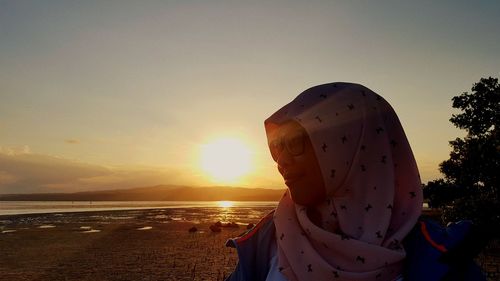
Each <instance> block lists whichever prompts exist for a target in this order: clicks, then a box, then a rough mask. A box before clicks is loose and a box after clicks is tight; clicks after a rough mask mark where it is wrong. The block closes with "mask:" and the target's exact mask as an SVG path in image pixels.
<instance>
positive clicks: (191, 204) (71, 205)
mask: <svg viewBox="0 0 500 281" xmlns="http://www.w3.org/2000/svg"><path fill="white" fill-rule="evenodd" d="M277 205H278V202H276V201H0V216H4V215H23V214H45V213H69V212H95V211H120V210H143V209H193V208H197V209H207V208H209V209H211V208H216V209H217V208H221V209H228V208H243V209H247V208H257V209H261V208H265V209H267V208H275V207H276V206H277Z"/></svg>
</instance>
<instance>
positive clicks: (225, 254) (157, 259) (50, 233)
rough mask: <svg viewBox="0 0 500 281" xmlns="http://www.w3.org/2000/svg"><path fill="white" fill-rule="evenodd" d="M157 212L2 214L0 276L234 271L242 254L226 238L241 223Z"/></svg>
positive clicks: (173, 276) (208, 275) (217, 275)
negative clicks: (215, 229) (218, 225)
mask: <svg viewBox="0 0 500 281" xmlns="http://www.w3.org/2000/svg"><path fill="white" fill-rule="evenodd" d="M265 211H267V210H265ZM265 211H262V212H263V213H264V212H265ZM151 212H152V211H151V210H149V211H148V210H142V211H134V212H133V215H129V214H128V213H126V212H124V211H121V212H119V211H115V212H105V213H103V212H99V213H80V214H73V215H70V214H57V215H45V216H41V217H40V216H36V215H31V216H29V215H22V216H10V217H6V216H4V217H0V226H1V227H0V232H1V233H0V253H1V254H0V280H224V278H225V277H227V276H228V275H229V274H230V272H232V270H233V269H234V266H235V265H236V263H237V255H236V252H235V250H234V249H230V248H226V247H225V246H224V244H225V241H226V240H227V239H228V238H230V237H235V236H237V235H239V234H240V233H242V232H243V231H245V229H246V227H244V225H243V224H242V225H241V227H239V228H234V227H233V228H229V227H225V228H222V232H220V233H212V232H211V231H210V230H209V226H210V224H211V222H208V221H197V222H193V221H186V220H174V219H172V218H171V217H169V216H168V214H165V213H161V214H156V215H154V216H151ZM103 214H106V215H104V216H103ZM118 214H119V215H120V216H116V215H118ZM117 217H118V218H117ZM110 218H114V219H110ZM159 218H161V219H159ZM256 221H258V219H255V221H254V222H256ZM192 226H196V227H197V228H198V232H196V233H189V232H188V229H189V228H191V227H192Z"/></svg>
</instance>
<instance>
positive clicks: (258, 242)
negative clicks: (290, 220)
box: [226, 211, 486, 281]
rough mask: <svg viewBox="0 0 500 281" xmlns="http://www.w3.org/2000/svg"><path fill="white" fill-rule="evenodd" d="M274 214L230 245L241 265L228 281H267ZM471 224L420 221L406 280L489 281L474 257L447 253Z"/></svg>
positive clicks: (408, 245)
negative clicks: (457, 258) (452, 258)
mask: <svg viewBox="0 0 500 281" xmlns="http://www.w3.org/2000/svg"><path fill="white" fill-rule="evenodd" d="M273 213H274V211H273V212H271V213H269V214H268V215H267V216H265V217H264V218H263V219H262V220H261V221H260V222H259V223H258V224H257V225H256V226H255V227H253V228H252V229H250V230H249V231H247V232H246V233H244V234H242V235H241V236H239V237H237V238H233V239H229V240H228V241H227V243H226V246H228V247H233V248H236V250H237V252H238V258H239V262H238V265H237V266H236V269H235V270H234V272H233V273H232V274H231V275H230V276H229V277H228V278H227V279H226V281H264V280H266V276H267V273H268V271H269V261H270V258H271V249H270V245H271V244H272V242H273V239H275V231H276V230H275V227H274V221H273ZM470 227H471V223H470V222H467V221H462V222H459V223H456V224H452V225H450V226H448V227H447V228H443V227H441V226H439V225H438V224H436V223H433V222H430V221H419V222H418V223H417V225H416V226H415V227H414V228H413V230H412V231H411V232H410V234H409V235H408V236H407V237H406V238H405V240H404V241H403V246H404V248H405V250H406V253H407V256H406V259H405V268H404V272H403V278H404V280H405V281H423V280H425V281H434V280H435V281H438V280H450V281H451V280H453V281H455V280H464V281H483V280H486V279H485V277H484V275H483V274H482V272H481V270H480V269H479V267H478V266H477V265H476V264H475V263H474V262H473V260H472V259H471V258H467V259H466V260H462V262H460V263H456V264H450V263H445V262H444V261H443V260H442V255H443V253H446V252H447V251H448V249H452V248H453V247H454V246H456V245H458V244H459V243H460V241H462V240H463V239H464V237H465V236H466V234H467V232H468V231H469V229H470Z"/></svg>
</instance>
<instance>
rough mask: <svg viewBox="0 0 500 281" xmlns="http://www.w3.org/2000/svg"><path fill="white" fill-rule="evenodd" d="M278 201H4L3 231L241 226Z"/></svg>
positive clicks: (1, 207) (1, 203)
mask: <svg viewBox="0 0 500 281" xmlns="http://www.w3.org/2000/svg"><path fill="white" fill-rule="evenodd" d="M277 204H278V202H239V201H201V202H200V201H197V202H188V201H186V202H180V201H160V202H158V201H151V202H150V201H147V202H137V201H132V202H129V201H125V202H123V201H122V202H117V201H112V202H111V201H100V202H71V201H69V202H61V201H55V202H53V201H22V202H14V201H0V233H1V234H6V233H12V232H15V231H17V230H23V229H29V228H38V229H50V228H59V227H60V226H62V225H66V224H72V225H74V224H77V225H78V227H79V230H80V231H82V232H84V233H94V232H97V231H99V229H96V228H95V226H103V225H109V224H121V223H125V224H126V223H137V222H140V224H141V226H138V228H137V230H142V231H148V230H151V229H152V226H151V225H155V224H158V223H159V224H163V223H166V224H168V223H171V222H185V223H194V224H198V223H215V222H217V221H221V222H222V223H228V222H233V223H236V224H238V225H241V226H246V225H248V224H249V223H256V222H258V221H259V220H260V219H261V218H262V217H263V216H265V215H266V214H267V213H269V212H270V211H271V210H273V209H274V208H276V206H277Z"/></svg>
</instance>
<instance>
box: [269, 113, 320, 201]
mask: <svg viewBox="0 0 500 281" xmlns="http://www.w3.org/2000/svg"><path fill="white" fill-rule="evenodd" d="M268 142H269V148H270V150H271V154H272V156H273V158H274V160H275V161H276V163H277V164H278V170H279V172H280V173H281V175H282V176H283V178H284V180H285V184H286V185H287V186H288V189H289V190H290V194H291V196H292V200H293V201H294V202H295V203H297V204H300V205H305V206H312V205H316V204H319V203H321V202H322V201H323V200H324V199H325V197H326V191H325V184H324V181H323V176H322V174H321V169H320V167H319V163H318V160H317V159H316V154H315V153H314V150H313V147H312V144H311V140H310V139H309V137H308V135H307V133H306V131H305V130H304V128H302V126H300V125H299V124H298V123H297V122H295V121H289V122H287V123H284V124H283V125H281V126H279V127H278V128H277V129H276V130H274V131H273V132H272V133H270V135H269V138H268Z"/></svg>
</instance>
